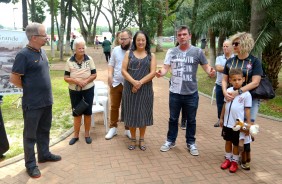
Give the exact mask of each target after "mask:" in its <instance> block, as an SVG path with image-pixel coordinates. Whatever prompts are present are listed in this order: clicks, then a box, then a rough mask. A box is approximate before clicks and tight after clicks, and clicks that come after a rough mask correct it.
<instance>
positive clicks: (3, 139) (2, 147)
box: [0, 108, 9, 158]
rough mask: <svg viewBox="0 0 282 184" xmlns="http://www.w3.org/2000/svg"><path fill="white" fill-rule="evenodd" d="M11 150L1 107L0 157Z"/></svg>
mask: <svg viewBox="0 0 282 184" xmlns="http://www.w3.org/2000/svg"><path fill="white" fill-rule="evenodd" d="M8 150H9V141H8V138H7V134H6V131H5V126H4V121H3V117H2V110H1V108H0V158H1V156H2V155H3V154H4V153H5V152H6V151H8Z"/></svg>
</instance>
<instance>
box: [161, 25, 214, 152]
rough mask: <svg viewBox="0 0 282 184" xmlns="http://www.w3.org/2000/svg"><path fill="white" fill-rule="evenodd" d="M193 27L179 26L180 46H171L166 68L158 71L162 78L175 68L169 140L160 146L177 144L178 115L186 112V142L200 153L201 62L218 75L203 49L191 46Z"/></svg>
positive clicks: (202, 65)
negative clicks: (198, 117) (198, 75)
mask: <svg viewBox="0 0 282 184" xmlns="http://www.w3.org/2000/svg"><path fill="white" fill-rule="evenodd" d="M190 39H191V34H190V30H189V28H188V27H187V26H180V27H179V28H178V29H177V41H178V43H179V46H177V47H175V48H172V49H169V50H168V52H167V54H166V57H165V61H164V65H163V67H162V69H160V70H159V71H157V72H156V76H157V77H158V78H159V77H162V76H164V75H165V74H166V73H167V72H168V71H169V70H171V85H170V89H169V91H170V93H169V111H170V117H169V130H168V133H167V140H166V142H165V143H164V144H163V145H162V147H161V148H160V150H161V151H168V150H170V149H171V148H172V147H174V146H175V141H176V138H177V133H178V118H179V114H180V110H181V109H183V111H184V112H186V114H185V115H183V116H186V119H187V124H186V143H187V148H188V150H189V151H190V154H191V155H193V156H198V155H199V152H198V149H197V147H196V144H195V141H196V138H195V134H196V114H197V109H198V103H199V96H198V85H197V76H196V74H197V70H198V65H199V64H200V65H201V67H202V68H203V69H204V71H205V72H206V73H207V74H208V75H209V76H210V77H214V76H215V70H214V69H213V68H212V67H211V66H210V65H209V64H208V61H207V59H206V58H205V56H204V54H203V52H202V50H201V49H200V48H196V47H194V46H192V45H190V43H189V40H190Z"/></svg>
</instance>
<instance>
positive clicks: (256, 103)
mask: <svg viewBox="0 0 282 184" xmlns="http://www.w3.org/2000/svg"><path fill="white" fill-rule="evenodd" d="M259 106H260V99H257V98H253V99H252V108H251V122H255V121H256V118H257V115H258V111H259Z"/></svg>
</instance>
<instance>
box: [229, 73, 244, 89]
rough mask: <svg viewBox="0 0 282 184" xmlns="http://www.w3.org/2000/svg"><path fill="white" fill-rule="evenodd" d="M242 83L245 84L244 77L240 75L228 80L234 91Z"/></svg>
mask: <svg viewBox="0 0 282 184" xmlns="http://www.w3.org/2000/svg"><path fill="white" fill-rule="evenodd" d="M243 82H245V77H243V76H242V75H232V76H231V77H230V78H229V83H230V84H232V86H233V87H234V88H236V89H239V88H240V87H242V84H243Z"/></svg>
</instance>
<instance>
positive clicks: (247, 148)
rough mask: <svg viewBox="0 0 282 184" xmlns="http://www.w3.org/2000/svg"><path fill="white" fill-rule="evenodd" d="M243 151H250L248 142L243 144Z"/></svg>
mask: <svg viewBox="0 0 282 184" xmlns="http://www.w3.org/2000/svg"><path fill="white" fill-rule="evenodd" d="M244 152H247V153H249V152H251V144H250V143H248V144H244Z"/></svg>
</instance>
